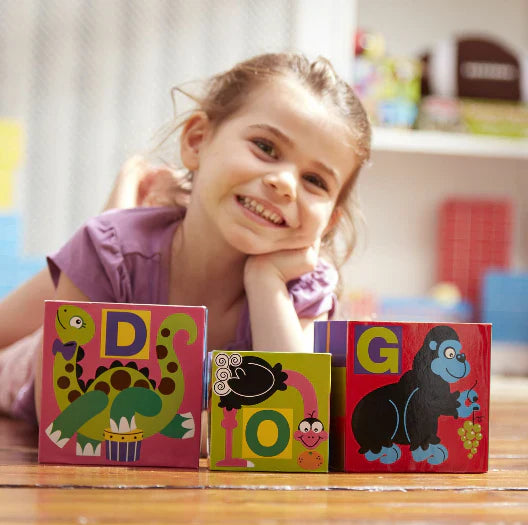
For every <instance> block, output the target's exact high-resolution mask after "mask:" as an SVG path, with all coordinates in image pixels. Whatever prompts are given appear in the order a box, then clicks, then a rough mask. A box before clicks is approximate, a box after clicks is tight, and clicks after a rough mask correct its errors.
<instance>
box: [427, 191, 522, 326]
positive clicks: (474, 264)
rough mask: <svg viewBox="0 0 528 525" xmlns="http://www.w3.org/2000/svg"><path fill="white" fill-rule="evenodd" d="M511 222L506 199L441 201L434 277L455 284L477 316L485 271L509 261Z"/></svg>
mask: <svg viewBox="0 0 528 525" xmlns="http://www.w3.org/2000/svg"><path fill="white" fill-rule="evenodd" d="M512 223H513V211H512V204H511V202H509V201H507V200H491V199H467V198H452V199H448V200H446V201H445V202H444V203H443V204H442V205H441V208H440V213H439V221H438V231H439V233H438V274H437V278H438V281H441V282H450V283H453V284H455V285H456V286H457V287H458V289H459V290H460V292H461V294H462V297H463V298H464V299H466V300H468V301H470V302H471V304H472V306H473V308H474V314H475V317H476V318H478V307H479V305H480V290H481V283H482V278H483V275H484V272H486V271H487V270H488V269H490V268H502V269H506V268H508V267H509V265H510V257H511V244H512Z"/></svg>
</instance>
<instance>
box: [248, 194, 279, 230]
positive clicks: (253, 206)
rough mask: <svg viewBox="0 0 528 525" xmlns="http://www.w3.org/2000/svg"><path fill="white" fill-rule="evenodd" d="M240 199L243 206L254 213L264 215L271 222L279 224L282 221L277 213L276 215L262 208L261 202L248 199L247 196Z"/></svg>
mask: <svg viewBox="0 0 528 525" xmlns="http://www.w3.org/2000/svg"><path fill="white" fill-rule="evenodd" d="M240 200H241V202H242V204H243V205H244V207H245V208H247V209H248V210H251V211H252V212H254V213H257V214H258V215H260V216H261V217H264V218H265V219H267V220H268V221H270V222H272V223H273V224H281V223H282V222H283V221H282V219H281V218H280V216H279V215H277V214H276V213H275V212H272V211H270V210H267V209H266V208H264V206H262V204H260V203H259V202H257V201H256V200H254V199H250V198H249V197H243V198H242V199H240Z"/></svg>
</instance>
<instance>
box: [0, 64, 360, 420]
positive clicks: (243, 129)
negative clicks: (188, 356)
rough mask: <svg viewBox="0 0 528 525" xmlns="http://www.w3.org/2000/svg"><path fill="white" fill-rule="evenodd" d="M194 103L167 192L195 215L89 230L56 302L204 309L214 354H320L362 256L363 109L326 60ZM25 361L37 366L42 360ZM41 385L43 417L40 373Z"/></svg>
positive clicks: (123, 220) (74, 245) (141, 217)
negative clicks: (346, 276) (353, 205)
mask: <svg viewBox="0 0 528 525" xmlns="http://www.w3.org/2000/svg"><path fill="white" fill-rule="evenodd" d="M197 102H198V108H197V110H196V111H195V112H193V113H192V114H191V115H190V116H189V117H188V118H187V119H186V120H185V122H184V123H183V125H182V126H181V131H180V136H179V153H180V158H181V164H182V167H183V168H184V174H183V175H182V176H180V177H179V178H174V179H171V181H172V182H171V184H172V185H173V186H174V185H175V187H171V189H168V190H167V191H168V194H171V195H178V196H179V197H178V199H177V202H179V204H183V205H185V207H183V206H161V207H159V206H158V207H141V208H134V209H127V210H111V211H109V212H106V213H104V214H102V215H100V216H99V217H96V218H94V219H92V220H90V221H88V222H87V223H86V224H85V225H84V226H83V227H82V228H81V229H80V230H79V231H78V232H77V233H76V234H75V235H74V236H73V238H72V239H71V240H70V241H69V242H68V243H67V244H66V245H65V246H64V247H63V248H62V249H61V250H59V252H58V253H56V254H54V255H53V256H51V257H49V258H48V265H49V270H50V274H51V277H52V280H53V283H54V285H55V293H54V296H53V298H55V299H60V300H72V301H103V302H136V303H161V304H182V305H206V306H207V308H208V311H209V313H208V335H207V340H208V346H209V350H211V349H240V350H247V349H254V350H260V351H288V352H301V351H304V352H306V351H312V347H313V322H314V321H315V320H318V319H327V318H328V315H329V314H331V313H332V311H333V309H334V307H335V304H334V303H335V290H336V286H337V272H336V269H335V268H336V267H338V266H339V265H340V264H342V262H344V260H345V259H346V257H348V255H349V254H350V251H351V249H352V240H353V228H352V226H353V224H352V215H351V210H350V209H349V206H348V201H349V199H350V194H351V190H352V188H353V187H354V185H355V182H356V180H357V176H358V173H359V170H360V168H361V166H362V164H363V162H364V161H365V159H367V158H368V156H369V148H370V128H369V124H368V120H367V117H366V114H365V111H364V109H363V107H362V106H361V104H360V102H359V101H358V99H357V97H356V96H355V94H354V93H353V91H352V89H351V88H350V87H349V86H348V85H347V84H346V83H345V82H344V81H343V80H341V79H340V78H339V77H338V76H337V75H336V73H335V72H334V70H333V68H332V66H331V65H330V64H329V62H328V61H326V60H325V59H318V60H316V61H315V62H313V63H310V62H309V61H308V60H307V59H305V58H304V57H302V56H299V55H294V54H268V55H262V56H258V57H255V58H253V59H250V60H247V61H245V62H242V63H240V64H238V65H236V66H235V67H234V68H233V69H231V70H230V71H227V72H226V73H222V74H219V75H217V76H215V77H213V78H212V79H211V80H210V81H209V83H208V84H207V86H206V90H205V95H204V96H203V98H201V99H199V100H198V101H197ZM177 131H179V127H177V126H175V129H174V130H173V132H172V133H170V134H169V135H168V136H167V137H166V138H165V140H164V149H166V147H165V146H167V145H168V144H173V143H175V138H174V134H175V133H176V132H177ZM165 161H166V162H169V163H170V164H172V163H174V162H175V161H174V159H165ZM338 228H340V229H341V230H342V233H343V235H342V239H341V240H340V241H339V245H340V247H341V252H342V254H341V257H339V258H338V250H337V249H336V246H335V240H336V239H335V233H336V231H337V230H338ZM320 256H325V257H326V258H327V259H330V261H331V262H332V263H333V264H330V263H329V262H326V261H325V260H324V259H323V258H322V257H320ZM1 326H4V323H3V322H2V324H1ZM35 338H36V339H37V340H36V341H35V340H34V341H33V342H32V344H33V345H34V347H35V348H36V349H38V348H39V345H41V339H40V336H38V335H37V336H35ZM24 351H26V352H27V353H28V355H29V354H31V359H30V360H29V365H28V366H30V367H31V368H32V365H33V364H34V363H37V357H36V356H40V352H39V351H36V350H34V349H33V350H30V349H26V350H24ZM0 355H1V354H0ZM28 376H29V377H30V378H31V379H32V377H33V374H32V373H30V374H28ZM34 377H35V381H36V384H35V389H34V390H35V394H36V403H37V408H38V403H39V391H40V388H39V385H38V379H39V368H38V366H37V367H36V373H35V374H34ZM27 391H28V393H27V394H25V391H24V392H23V393H22V394H21V395H19V396H18V398H17V408H18V410H21V409H20V407H26V408H27V404H28V402H29V400H28V396H29V395H30V389H27ZM24 396H25V397H24ZM37 414H38V410H37Z"/></svg>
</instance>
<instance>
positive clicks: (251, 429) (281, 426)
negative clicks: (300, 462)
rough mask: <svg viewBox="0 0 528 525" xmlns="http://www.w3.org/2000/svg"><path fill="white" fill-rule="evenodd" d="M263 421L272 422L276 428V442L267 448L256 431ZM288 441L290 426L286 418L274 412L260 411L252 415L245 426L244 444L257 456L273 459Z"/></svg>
mask: <svg viewBox="0 0 528 525" xmlns="http://www.w3.org/2000/svg"><path fill="white" fill-rule="evenodd" d="M263 421H272V422H273V423H275V425H276V426H277V440H276V441H275V443H274V444H273V445H270V446H269V447H267V446H265V445H263V444H262V443H261V442H260V441H259V438H258V429H259V426H260V424H261V423H262V422H263ZM289 441H290V425H289V424H288V421H287V420H286V418H285V417H284V416H283V415H282V414H281V413H280V412H276V411H275V410H261V411H259V412H256V413H255V414H253V415H252V416H251V417H250V418H249V420H248V422H247V425H246V443H247V444H248V446H249V448H250V449H251V450H252V451H253V452H254V453H255V454H257V455H259V456H262V457H266V458H269V457H273V456H277V455H278V454H280V453H281V452H282V451H283V450H284V449H285V448H286V447H287V446H288V443H289Z"/></svg>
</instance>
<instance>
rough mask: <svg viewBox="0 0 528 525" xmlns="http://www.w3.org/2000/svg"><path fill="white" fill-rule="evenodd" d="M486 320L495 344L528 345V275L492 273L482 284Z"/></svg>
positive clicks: (483, 314) (483, 317)
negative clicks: (490, 326)
mask: <svg viewBox="0 0 528 525" xmlns="http://www.w3.org/2000/svg"><path fill="white" fill-rule="evenodd" d="M482 286H483V292H482V320H483V321H484V322H486V323H493V339H494V341H504V342H509V343H523V344H525V345H526V344H528V273H511V272H504V271H498V270H492V271H489V272H487V273H486V274H485V276H484V278H483V282H482Z"/></svg>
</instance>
